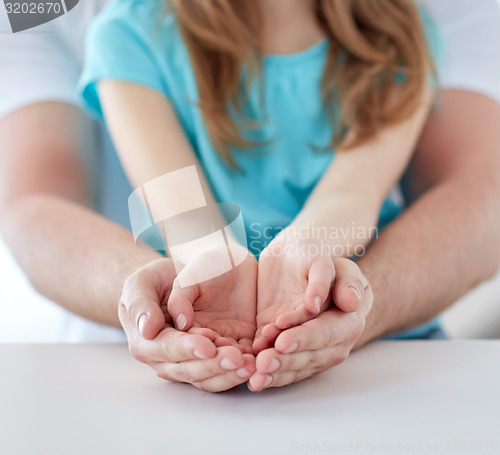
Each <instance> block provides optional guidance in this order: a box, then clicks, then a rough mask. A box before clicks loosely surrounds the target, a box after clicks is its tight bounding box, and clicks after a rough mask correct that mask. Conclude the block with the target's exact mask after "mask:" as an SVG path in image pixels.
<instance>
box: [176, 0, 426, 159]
mask: <svg viewBox="0 0 500 455" xmlns="http://www.w3.org/2000/svg"><path fill="white" fill-rule="evenodd" d="M167 3H169V4H170V6H171V7H172V8H173V10H174V12H175V14H176V16H177V20H178V23H179V25H180V29H181V32H182V35H183V38H184V40H185V42H186V46H187V48H188V51H189V55H190V59H191V63H192V66H193V70H194V74H195V77H196V81H197V85H198V92H199V107H200V109H201V112H202V115H203V120H204V123H205V126H206V128H207V131H208V132H209V134H210V138H211V140H212V142H213V144H214V146H215V148H216V149H217V151H218V152H219V154H220V155H221V156H222V158H223V159H224V160H225V161H226V162H227V163H228V164H230V165H233V166H234V164H235V161H234V158H233V156H232V154H231V150H230V147H237V148H240V149H244V148H248V147H251V146H252V145H255V144H254V143H252V142H251V141H249V140H247V139H246V138H245V137H244V135H243V134H242V132H241V123H240V122H239V121H237V120H236V119H235V118H234V117H233V116H231V114H230V111H229V109H228V107H229V106H232V107H233V108H234V109H235V112H237V113H239V114H241V112H242V107H243V103H244V102H245V93H242V88H243V89H245V87H242V74H243V73H242V69H243V66H244V65H245V66H246V67H247V68H248V69H249V73H250V74H254V75H255V74H256V73H258V72H259V70H260V63H261V60H262V52H261V49H262V45H261V42H260V36H261V27H260V24H261V21H260V11H259V4H258V1H256V0H167ZM316 5H317V7H316V15H317V18H318V22H319V24H320V25H321V27H322V28H323V29H324V33H325V34H326V36H327V37H328V38H329V39H330V43H331V46H330V52H329V56H328V60H327V63H326V66H325V69H324V73H323V78H322V95H323V100H324V103H325V108H326V111H327V112H328V113H329V115H330V117H331V121H332V124H333V131H334V135H333V138H332V141H331V143H330V145H329V147H328V148H329V149H333V148H336V147H338V146H339V145H340V144H341V143H342V142H343V141H344V139H345V138H346V135H347V133H348V132H349V131H351V132H354V138H353V139H352V140H351V139H349V144H348V147H352V146H355V145H357V144H359V143H360V142H363V141H365V140H367V139H370V138H372V137H373V136H374V135H375V134H376V133H377V131H378V130H380V128H383V127H385V126H388V125H390V124H395V123H398V122H400V121H402V120H404V119H406V118H408V117H409V116H411V115H412V114H413V113H414V112H415V111H416V109H417V108H418V106H419V104H420V102H421V99H422V96H423V94H424V91H425V90H426V87H427V84H428V78H429V74H430V72H432V71H433V68H434V67H433V63H432V59H431V57H430V53H429V50H428V47H427V42H426V38H425V34H424V30H423V25H422V23H421V19H420V14H419V11H418V8H417V7H416V5H415V4H414V3H413V2H412V0H316ZM398 74H399V75H404V80H403V81H402V83H401V84H398V92H397V96H391V95H392V94H393V93H394V90H393V88H394V86H395V78H396V77H397V75H398ZM247 82H248V81H247ZM246 90H247V91H248V85H247V86H246ZM243 92H245V90H243ZM337 103H338V105H339V106H340V109H334V108H333V106H334V105H335V104H337ZM350 136H351V135H350ZM348 147H346V148H348Z"/></svg>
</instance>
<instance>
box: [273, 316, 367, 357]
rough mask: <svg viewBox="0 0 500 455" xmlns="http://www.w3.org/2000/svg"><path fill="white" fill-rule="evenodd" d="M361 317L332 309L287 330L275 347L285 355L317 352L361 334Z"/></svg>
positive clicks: (277, 340) (280, 336)
mask: <svg viewBox="0 0 500 455" xmlns="http://www.w3.org/2000/svg"><path fill="white" fill-rule="evenodd" d="M358 325H362V324H361V317H360V316H359V315H358V314H357V313H344V312H343V311H341V310H339V309H338V308H335V307H334V308H331V309H330V310H328V311H325V312H324V313H321V314H320V315H319V316H317V317H316V318H314V319H311V320H310V321H307V322H304V324H301V325H299V326H297V327H292V328H291V329H288V330H285V331H284V332H283V333H281V335H279V336H278V338H277V339H276V343H275V347H276V349H277V350H278V351H280V352H281V353H283V354H290V353H292V352H299V351H315V350H318V349H324V348H326V347H328V346H331V345H334V344H336V342H337V340H344V339H345V338H346V337H348V338H351V336H352V337H353V338H354V336H355V335H357V334H359V333H360V329H361V330H362V328H363V327H361V328H358Z"/></svg>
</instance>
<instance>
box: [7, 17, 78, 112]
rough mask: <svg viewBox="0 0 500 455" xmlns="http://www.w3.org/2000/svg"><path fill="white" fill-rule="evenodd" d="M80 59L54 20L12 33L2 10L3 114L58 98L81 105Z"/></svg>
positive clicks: (57, 99)
mask: <svg viewBox="0 0 500 455" xmlns="http://www.w3.org/2000/svg"><path fill="white" fill-rule="evenodd" d="M80 70H81V67H80V64H79V62H78V59H77V57H76V56H75V55H73V53H72V52H71V50H70V49H69V47H68V45H67V42H65V40H64V39H63V38H62V37H61V36H60V34H59V33H58V32H57V31H56V30H55V29H54V27H53V26H52V24H50V23H49V24H46V25H45V26H43V27H39V28H37V31H36V32H34V31H26V32H20V33H15V34H14V33H12V31H11V29H10V26H9V23H8V18H7V14H0V118H3V117H5V116H7V115H9V114H10V113H12V112H14V111H16V110H18V109H20V108H22V107H25V106H28V105H31V104H36V103H40V102H45V101H59V102H64V103H68V104H72V105H75V106H81V102H80V100H79V97H78V93H77V91H76V84H77V81H78V76H79V74H80Z"/></svg>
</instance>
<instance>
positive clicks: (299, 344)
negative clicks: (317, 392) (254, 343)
mask: <svg viewBox="0 0 500 455" xmlns="http://www.w3.org/2000/svg"><path fill="white" fill-rule="evenodd" d="M334 263H335V269H336V273H337V279H336V281H335V283H334V285H333V290H332V295H333V299H334V301H335V303H336V306H333V307H332V308H330V309H329V310H327V311H325V312H324V313H322V314H320V315H319V316H317V317H316V318H314V319H312V320H310V321H307V322H305V323H303V324H302V325H300V326H297V327H293V328H290V329H288V330H285V331H283V332H282V333H281V334H280V335H279V336H278V338H277V339H276V342H275V344H274V347H272V348H268V349H265V350H263V351H261V352H260V353H259V354H258V355H257V358H256V368H257V371H256V372H255V373H254V374H253V375H252V377H251V378H250V380H249V381H248V387H249V389H250V390H252V391H254V392H258V391H261V390H262V389H264V388H268V387H281V386H284V385H288V384H291V383H293V382H297V381H300V380H302V379H305V378H308V377H310V376H313V375H315V374H317V373H321V372H322V371H325V370H327V369H328V368H330V367H332V366H335V365H338V364H340V363H342V362H343V361H344V360H345V359H346V358H347V357H348V355H349V353H350V352H351V350H352V349H353V346H354V345H355V343H356V341H357V340H358V339H359V338H360V336H361V334H362V333H363V330H364V327H365V321H366V317H367V316H368V314H369V312H370V310H371V307H372V304H373V293H372V290H371V287H370V285H369V283H368V281H367V280H366V278H365V277H364V276H363V274H362V273H361V271H360V270H359V268H358V267H357V265H356V264H355V263H354V262H352V261H350V260H348V259H336V260H335V261H334ZM353 286H355V287H356V289H357V290H358V291H359V293H360V302H361V303H360V304H359V308H358V309H357V311H355V312H351V313H346V312H344V311H342V310H341V309H339V308H338V306H341V307H342V306H344V305H347V306H349V305H352V303H353V290H352V287H353Z"/></svg>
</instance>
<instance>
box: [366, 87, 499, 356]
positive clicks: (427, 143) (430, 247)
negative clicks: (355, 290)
mask: <svg viewBox="0 0 500 455" xmlns="http://www.w3.org/2000/svg"><path fill="white" fill-rule="evenodd" d="M410 184H411V187H412V190H413V195H414V196H420V197H419V199H417V200H416V202H415V203H414V204H413V205H412V206H411V207H410V208H409V209H408V210H407V211H406V212H405V213H404V214H403V215H402V216H401V217H400V218H399V219H397V220H396V221H395V222H394V223H392V224H391V225H390V226H389V227H388V228H387V229H386V230H385V231H384V232H383V233H382V235H381V236H380V238H379V239H378V240H377V241H375V242H374V243H373V245H372V247H371V248H370V250H369V251H368V253H367V254H366V256H365V257H363V258H361V259H360V260H359V261H358V265H359V266H360V268H361V270H362V271H363V272H364V274H365V275H366V277H367V278H368V280H369V282H370V284H371V286H372V288H373V293H374V304H373V308H372V311H371V313H370V315H369V316H368V319H367V322H366V328H365V331H364V334H363V335H362V337H361V339H360V340H359V342H358V344H357V345H358V346H359V345H361V344H363V343H365V342H367V341H369V340H372V339H374V338H377V337H380V336H382V335H387V334H390V333H394V332H398V331H401V330H405V329H409V328H412V327H415V326H417V325H419V324H421V323H424V322H426V321H428V320H430V319H431V318H433V317H434V316H436V315H438V314H439V313H441V312H442V311H443V310H444V309H445V308H447V307H448V306H450V305H451V304H452V303H453V302H455V301H456V300H457V299H458V298H459V297H461V296H462V295H464V294H465V293H466V292H468V291H469V290H471V289H472V288H473V287H474V286H476V285H477V284H478V283H480V282H481V281H484V280H486V279H487V278H489V277H491V276H492V275H493V274H494V273H495V272H496V271H497V270H498V267H499V260H500V249H499V247H500V105H498V104H497V103H495V102H494V101H492V100H490V99H489V98H486V97H484V96H482V95H478V94H474V93H471V92H465V91H454V90H446V91H444V93H443V96H442V101H441V103H440V105H439V107H438V108H437V109H436V110H435V111H434V112H433V113H432V115H431V117H430V118H429V121H428V124H427V126H426V128H425V130H424V133H423V136H422V139H421V141H420V144H419V148H418V151H417V153H416V155H415V157H414V160H413V163H412V165H411V168H410Z"/></svg>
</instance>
